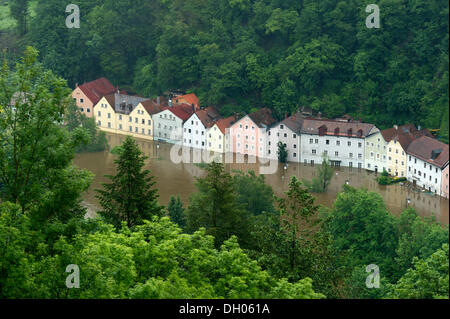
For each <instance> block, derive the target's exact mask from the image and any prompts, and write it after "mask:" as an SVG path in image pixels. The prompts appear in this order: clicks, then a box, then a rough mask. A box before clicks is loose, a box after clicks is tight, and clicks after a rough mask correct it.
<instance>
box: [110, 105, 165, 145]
mask: <svg viewBox="0 0 450 319" xmlns="http://www.w3.org/2000/svg"><path fill="white" fill-rule="evenodd" d="M159 101H160V99H158V102H156V101H154V100H146V101H143V102H140V103H139V104H138V105H137V106H136V108H135V109H134V110H133V111H131V113H130V115H129V117H131V122H132V123H133V124H132V125H131V124H129V125H128V126H130V125H131V126H132V132H130V131H129V127H128V134H130V135H132V136H134V137H140V138H144V139H149V140H153V135H154V132H153V118H152V115H154V114H157V113H159V112H161V111H163V106H162V105H161V103H160V102H159ZM118 124H119V126H120V124H122V123H121V122H118ZM125 126H126V125H124V124H122V128H124V127H125Z"/></svg>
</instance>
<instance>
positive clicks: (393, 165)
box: [381, 124, 432, 177]
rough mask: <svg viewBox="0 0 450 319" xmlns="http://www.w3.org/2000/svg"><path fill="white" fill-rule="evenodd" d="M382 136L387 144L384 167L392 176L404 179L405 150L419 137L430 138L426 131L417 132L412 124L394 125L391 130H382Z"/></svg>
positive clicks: (405, 165) (405, 167)
mask: <svg viewBox="0 0 450 319" xmlns="http://www.w3.org/2000/svg"><path fill="white" fill-rule="evenodd" d="M381 133H382V135H383V137H384V139H385V141H386V142H387V146H386V148H387V150H386V157H387V160H386V167H387V171H388V173H389V174H390V175H392V176H397V177H406V169H407V163H406V150H407V149H408V147H409V145H410V144H411V142H412V141H414V140H415V139H416V138H419V137H421V136H424V135H425V136H430V137H432V135H431V133H430V132H429V131H428V130H426V129H425V130H420V129H419V130H418V129H417V128H416V127H415V125H414V124H406V125H403V126H400V127H399V126H397V125H394V127H393V128H390V129H387V130H383V131H382V132H381Z"/></svg>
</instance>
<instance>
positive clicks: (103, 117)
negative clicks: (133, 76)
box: [94, 93, 146, 134]
mask: <svg viewBox="0 0 450 319" xmlns="http://www.w3.org/2000/svg"><path fill="white" fill-rule="evenodd" d="M145 100H146V99H145V98H143V97H139V96H132V95H126V94H120V93H114V94H109V95H106V96H104V97H102V98H101V99H100V101H99V102H98V103H97V104H96V105H95V106H94V116H95V119H96V122H97V126H98V127H99V128H100V129H101V130H103V131H106V132H112V133H122V134H130V133H133V132H135V130H136V129H135V128H136V126H135V125H134V124H136V123H135V119H134V118H133V117H132V116H130V115H131V113H132V112H133V110H134V109H135V108H136V107H137V106H138V104H139V103H141V102H143V101H145Z"/></svg>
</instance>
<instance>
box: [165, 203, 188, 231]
mask: <svg viewBox="0 0 450 319" xmlns="http://www.w3.org/2000/svg"><path fill="white" fill-rule="evenodd" d="M167 212H168V213H169V217H170V220H171V221H172V222H174V223H175V224H177V225H178V227H180V228H181V229H184V228H185V227H186V216H185V215H184V208H183V203H182V202H181V199H180V196H177V198H175V197H174V196H171V197H170V200H169V204H168V205H167Z"/></svg>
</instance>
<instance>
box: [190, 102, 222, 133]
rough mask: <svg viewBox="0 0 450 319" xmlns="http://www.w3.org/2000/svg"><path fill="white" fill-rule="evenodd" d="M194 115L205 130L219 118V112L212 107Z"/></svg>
mask: <svg viewBox="0 0 450 319" xmlns="http://www.w3.org/2000/svg"><path fill="white" fill-rule="evenodd" d="M195 115H197V117H198V118H199V120H200V121H201V122H202V124H203V126H204V127H205V128H209V127H211V126H213V125H214V123H215V122H216V121H217V120H218V119H219V118H220V114H219V112H217V110H216V108H215V107H213V106H208V107H207V108H204V109H202V110H200V111H196V112H195Z"/></svg>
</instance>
